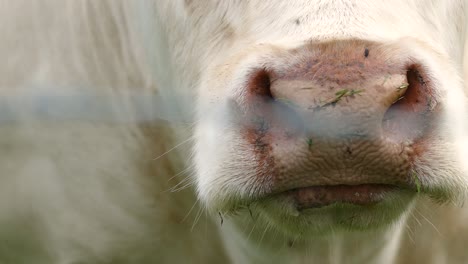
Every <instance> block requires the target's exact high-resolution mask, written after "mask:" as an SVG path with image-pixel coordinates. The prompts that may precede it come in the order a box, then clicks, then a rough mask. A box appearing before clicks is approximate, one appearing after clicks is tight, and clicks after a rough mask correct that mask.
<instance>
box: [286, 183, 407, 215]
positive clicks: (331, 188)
mask: <svg viewBox="0 0 468 264" xmlns="http://www.w3.org/2000/svg"><path fill="white" fill-rule="evenodd" d="M397 189H399V187H397V186H394V185H388V184H360V185H322V186H310V187H305V188H296V189H293V190H289V191H286V192H284V193H283V194H284V195H285V196H288V197H291V198H292V200H293V201H294V203H295V206H296V208H297V210H298V211H303V210H306V209H313V208H321V207H325V206H328V205H332V204H353V205H362V206H371V205H374V204H377V203H379V202H381V201H382V200H383V199H385V196H386V194H388V193H391V192H393V191H395V190H397Z"/></svg>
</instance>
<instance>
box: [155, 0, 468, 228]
mask: <svg viewBox="0 0 468 264" xmlns="http://www.w3.org/2000/svg"><path fill="white" fill-rule="evenodd" d="M464 8H465V6H464V1H461V0H450V1H440V0H410V1H408V0H392V1H373V0H372V1H362V0H349V1H348V0H347V1H321V0H313V1H310V0H307V1H306V0H294V1H262V0H251V1H239V0H229V1H214V0H213V1H211V0H191V1H188V0H185V1H183V0H171V1H161V3H159V2H158V6H157V9H158V11H157V12H158V18H159V21H160V22H162V23H164V24H165V27H164V29H165V30H166V31H165V34H167V40H168V41H167V42H166V43H165V45H166V49H167V50H168V51H169V54H170V56H171V57H170V58H168V59H169V60H170V61H172V62H173V63H172V64H171V67H172V75H165V74H162V71H161V72H160V77H161V78H162V77H164V76H172V77H171V80H170V81H172V85H174V86H175V87H177V89H180V90H179V91H183V93H185V95H186V94H187V93H190V92H193V93H194V94H195V96H196V103H195V104H196V109H197V114H196V120H195V138H194V139H195V145H194V153H195V154H194V163H195V164H194V165H195V168H196V176H195V177H196V183H197V189H198V194H199V197H200V199H201V200H202V201H203V202H204V203H205V204H206V206H207V207H208V208H209V209H210V210H212V211H214V212H221V213H222V214H229V213H244V214H249V211H255V213H256V214H258V215H259V216H260V217H259V218H258V219H260V220H259V221H265V222H268V224H272V225H273V226H274V227H275V228H276V229H278V230H282V231H283V232H285V233H291V234H299V233H301V234H307V233H309V234H310V233H315V232H317V231H321V232H323V231H325V232H326V231H327V230H332V229H340V228H347V229H348V228H351V229H362V228H371V227H378V226H382V225H386V224H388V223H391V222H392V221H394V220H396V219H398V217H399V216H400V215H402V214H403V213H404V212H405V211H406V210H407V208H408V207H409V205H410V204H411V201H412V200H413V199H414V197H415V196H417V195H418V194H419V195H426V196H427V197H431V198H433V199H435V200H437V201H440V202H446V201H455V200H456V199H457V198H460V197H461V196H463V194H464V191H465V190H466V188H467V186H468V178H467V176H466V175H465V169H464V167H463V165H464V164H463V162H462V160H461V157H462V156H463V150H464V149H463V147H462V145H463V142H464V136H465V132H466V131H464V125H465V124H464V116H465V114H466V113H465V109H464V104H465V100H464V92H463V86H462V81H461V69H462V57H463V46H464V31H465V28H464V24H465V20H464V17H465V13H464ZM168 67H169V66H168ZM164 70H166V69H164Z"/></svg>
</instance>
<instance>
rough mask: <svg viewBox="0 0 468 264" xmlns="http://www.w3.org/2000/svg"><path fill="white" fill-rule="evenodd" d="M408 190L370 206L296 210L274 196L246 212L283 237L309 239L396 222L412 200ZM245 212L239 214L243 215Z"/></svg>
mask: <svg viewBox="0 0 468 264" xmlns="http://www.w3.org/2000/svg"><path fill="white" fill-rule="evenodd" d="M415 196H416V195H415V193H414V192H412V191H409V190H393V191H391V192H388V193H386V194H384V195H383V197H381V199H380V201H378V202H373V203H370V204H357V203H350V202H334V203H330V204H328V205H325V206H320V207H311V208H307V209H298V207H297V202H296V201H295V200H294V199H293V198H292V197H291V196H289V195H287V194H280V195H275V196H272V197H268V198H265V199H262V200H259V201H257V202H254V203H252V204H251V205H250V206H249V207H248V209H247V212H246V213H248V214H249V215H250V214H251V216H250V217H251V218H252V221H259V222H260V223H262V222H263V223H265V225H267V226H270V227H272V228H273V229H276V230H278V231H280V232H281V233H283V234H284V235H286V236H290V237H291V236H292V237H304V238H306V237H310V236H317V235H327V234H329V233H331V232H336V231H353V230H356V231H360V230H373V229H378V228H384V227H387V226H390V225H392V224H393V223H396V222H398V220H400V219H401V218H402V215H404V214H405V212H407V211H408V208H409V207H410V206H411V204H412V200H413V199H414V197H415ZM246 213H245V212H244V213H243V214H246Z"/></svg>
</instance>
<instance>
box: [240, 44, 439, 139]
mask: <svg viewBox="0 0 468 264" xmlns="http://www.w3.org/2000/svg"><path fill="white" fill-rule="evenodd" d="M274 65H275V66H271V67H268V66H267V67H266V68H264V69H260V70H257V71H255V72H254V73H253V74H252V75H251V77H250V81H249V85H248V87H247V90H248V100H247V102H248V104H251V106H250V107H249V109H250V114H251V115H253V116H255V117H257V119H258V117H260V118H262V119H263V120H264V122H266V123H267V124H268V125H269V127H283V128H282V129H283V130H284V129H286V128H285V127H289V128H287V129H286V130H288V131H290V132H291V131H293V132H297V131H298V130H301V129H302V130H305V131H306V132H304V133H306V134H307V136H308V135H315V136H318V137H340V138H343V137H372V138H374V139H375V138H382V137H386V138H390V139H392V140H400V141H401V140H408V139H410V140H414V139H416V138H418V137H420V136H421V135H422V134H423V133H424V130H425V128H426V126H427V113H428V112H430V111H432V110H433V108H434V106H435V103H436V100H433V94H432V92H431V89H430V87H429V85H428V83H427V80H426V76H425V75H424V70H423V67H422V66H421V65H419V64H418V63H417V62H415V61H412V60H411V58H407V57H406V58H405V57H401V56H400V55H399V52H398V51H397V50H396V49H395V48H394V47H391V46H386V45H383V44H379V43H375V42H368V41H357V40H350V41H336V42H329V43H320V44H311V45H307V46H304V47H301V48H298V49H296V50H292V51H290V52H289V53H288V54H287V55H284V56H283V57H281V58H277V59H276V61H275V63H274ZM277 130H278V131H279V130H281V129H279V128H277Z"/></svg>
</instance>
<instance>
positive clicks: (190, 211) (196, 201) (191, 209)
mask: <svg viewBox="0 0 468 264" xmlns="http://www.w3.org/2000/svg"><path fill="white" fill-rule="evenodd" d="M197 203H198V200H195V202H194V203H193V205H192V207H191V208H190V210H189V211H188V213H187V214H186V215H185V216H184V218H182V221H181V223H183V222H184V221H185V220H187V218H188V217H189V215H190V214H191V213H192V211H193V208H195V206H196V205H197Z"/></svg>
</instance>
